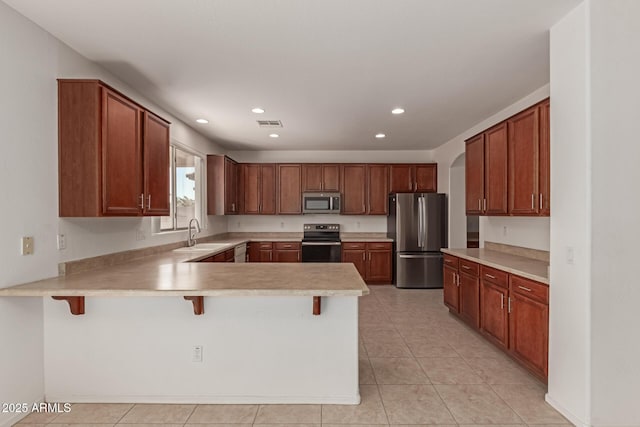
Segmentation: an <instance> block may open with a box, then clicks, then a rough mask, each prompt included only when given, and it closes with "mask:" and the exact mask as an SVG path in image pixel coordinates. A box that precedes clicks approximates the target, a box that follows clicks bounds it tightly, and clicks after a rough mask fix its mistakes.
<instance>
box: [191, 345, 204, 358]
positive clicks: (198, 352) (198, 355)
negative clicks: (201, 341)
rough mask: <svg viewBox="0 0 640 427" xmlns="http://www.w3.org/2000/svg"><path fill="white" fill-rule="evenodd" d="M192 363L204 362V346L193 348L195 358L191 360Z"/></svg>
mask: <svg viewBox="0 0 640 427" xmlns="http://www.w3.org/2000/svg"><path fill="white" fill-rule="evenodd" d="M191 361H192V362H202V346H201V345H195V346H193V356H192V358H191Z"/></svg>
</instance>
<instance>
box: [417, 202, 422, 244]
mask: <svg viewBox="0 0 640 427" xmlns="http://www.w3.org/2000/svg"><path fill="white" fill-rule="evenodd" d="M417 201H418V236H417V237H418V247H419V248H421V247H422V204H420V197H418V199H417Z"/></svg>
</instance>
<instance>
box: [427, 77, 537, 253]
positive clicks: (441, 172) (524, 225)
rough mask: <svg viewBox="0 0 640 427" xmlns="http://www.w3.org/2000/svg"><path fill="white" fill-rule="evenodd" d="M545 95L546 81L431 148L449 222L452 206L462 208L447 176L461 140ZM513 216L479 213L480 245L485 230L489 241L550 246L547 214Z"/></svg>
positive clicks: (451, 220)
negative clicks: (520, 218) (454, 203)
mask: <svg viewBox="0 0 640 427" xmlns="http://www.w3.org/2000/svg"><path fill="white" fill-rule="evenodd" d="M548 96H549V85H545V86H543V87H541V88H540V89H538V90H536V91H535V92H533V93H531V94H529V95H527V96H525V97H524V98H522V99H520V100H518V101H517V102H515V103H513V104H511V105H509V106H508V107H506V108H504V109H503V110H501V111H499V112H497V113H496V114H494V115H493V116H491V117H489V118H487V119H485V120H483V121H482V122H480V123H478V124H477V125H475V126H473V127H471V128H469V129H467V130H466V131H464V132H463V133H461V134H460V135H458V136H456V137H455V138H453V139H451V140H450V141H448V142H447V143H445V144H443V145H441V146H440V147H437V148H435V149H434V150H432V153H431V155H432V157H433V160H434V161H435V162H437V163H438V191H439V192H441V193H449V194H450V197H449V220H450V223H453V224H456V223H457V222H456V215H459V214H456V211H454V210H453V209H461V207H460V206H458V205H456V206H452V205H451V200H452V199H451V192H452V191H453V186H452V185H451V182H450V179H449V177H450V174H451V171H450V168H451V166H452V165H453V163H454V161H455V160H456V159H457V158H458V156H460V154H463V153H464V148H465V145H464V141H465V140H466V139H468V138H470V137H472V136H474V135H476V134H478V133H479V132H482V131H483V130H485V129H488V128H490V127H491V126H493V125H495V124H497V123H500V122H501V121H503V120H505V119H507V118H509V117H511V116H512V115H514V114H516V113H518V112H519V111H522V110H524V109H525V108H527V107H529V106H531V105H533V104H535V103H537V102H539V101H541V100H543V99H545V98H547V97H548ZM454 179H455V178H454ZM454 184H455V183H454ZM458 187H459V185H458ZM456 191H460V190H456ZM453 200H456V196H455V195H453ZM462 209H464V205H462ZM452 215H453V218H452ZM514 219H515V218H508V217H480V245H481V247H482V246H483V245H484V240H485V236H484V233H485V232H487V233H489V235H490V236H491V238H486V240H489V241H495V242H498V243H506V244H511V245H516V246H524V247H529V248H535V249H541V250H549V218H525V219H524V220H522V221H518V220H516V221H513V220H514ZM505 226H506V227H507V236H504V235H503V234H502V230H503V229H504V227H505ZM450 230H451V228H450ZM495 230H501V232H500V233H496V232H494V231H495ZM449 238H450V239H451V235H450V237H449ZM545 242H546V244H545Z"/></svg>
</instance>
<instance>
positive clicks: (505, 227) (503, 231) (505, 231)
mask: <svg viewBox="0 0 640 427" xmlns="http://www.w3.org/2000/svg"><path fill="white" fill-rule="evenodd" d="M502 235H503V236H506V235H507V226H506V225H505V226H504V227H502Z"/></svg>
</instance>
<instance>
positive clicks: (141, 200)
mask: <svg viewBox="0 0 640 427" xmlns="http://www.w3.org/2000/svg"><path fill="white" fill-rule="evenodd" d="M140 209H144V193H142V194H140Z"/></svg>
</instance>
